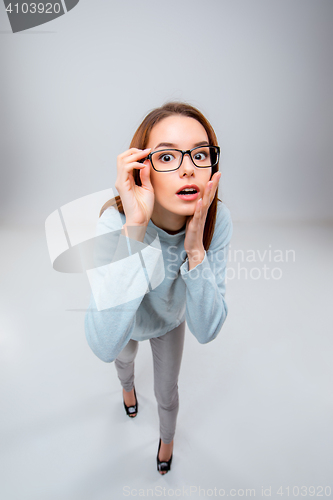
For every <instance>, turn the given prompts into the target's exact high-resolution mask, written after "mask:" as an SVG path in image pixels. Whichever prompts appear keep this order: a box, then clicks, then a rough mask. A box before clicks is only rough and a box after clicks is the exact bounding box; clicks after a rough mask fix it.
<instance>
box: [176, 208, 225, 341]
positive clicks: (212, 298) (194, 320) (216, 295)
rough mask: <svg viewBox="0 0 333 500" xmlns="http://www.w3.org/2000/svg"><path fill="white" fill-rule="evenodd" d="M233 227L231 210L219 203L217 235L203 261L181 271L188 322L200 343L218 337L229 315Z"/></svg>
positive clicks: (215, 231) (184, 267) (186, 265)
mask: <svg viewBox="0 0 333 500" xmlns="http://www.w3.org/2000/svg"><path fill="white" fill-rule="evenodd" d="M232 231H233V225H232V220H231V214H230V211H229V209H228V208H227V207H226V205H224V203H219V205H218V212H217V217H216V224H215V230H214V235H213V238H212V241H211V245H210V247H209V249H208V251H207V252H206V251H205V256H204V259H203V261H202V262H201V263H200V264H198V265H197V266H196V267H194V268H193V269H191V270H190V271H189V265H188V259H187V260H186V261H185V262H184V264H182V266H181V268H180V272H181V276H182V278H183V280H184V281H185V285H186V316H185V317H186V322H187V324H188V327H189V329H190V331H191V332H192V333H193V335H194V336H195V337H196V338H197V340H198V341H199V342H200V343H201V344H206V343H208V342H210V341H212V340H214V339H215V338H216V336H217V335H218V333H219V332H220V330H221V328H222V326H223V323H224V322H225V319H226V317H227V314H228V307H227V303H226V301H225V291H226V286H225V274H226V265H227V258H228V251H229V243H230V239H231V236H232Z"/></svg>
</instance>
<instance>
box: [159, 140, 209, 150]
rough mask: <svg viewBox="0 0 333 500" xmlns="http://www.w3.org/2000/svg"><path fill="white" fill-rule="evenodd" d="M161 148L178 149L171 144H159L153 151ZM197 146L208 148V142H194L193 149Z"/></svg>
mask: <svg viewBox="0 0 333 500" xmlns="http://www.w3.org/2000/svg"><path fill="white" fill-rule="evenodd" d="M162 146H163V147H167V148H174V149H178V148H177V145H176V144H173V143H172V142H160V143H159V144H157V146H155V147H154V149H156V148H160V147H162ZM198 146H209V142H207V141H201V142H196V143H195V144H194V146H193V147H194V148H196V147H198ZM191 149H192V148H191Z"/></svg>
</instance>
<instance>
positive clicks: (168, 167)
mask: <svg viewBox="0 0 333 500" xmlns="http://www.w3.org/2000/svg"><path fill="white" fill-rule="evenodd" d="M185 155H189V157H190V158H191V160H192V163H193V164H194V165H195V166H196V167H198V168H209V167H215V165H217V164H218V162H219V158H220V148H219V146H197V147H195V148H192V149H188V150H187V151H182V150H181V149H160V150H158V151H153V152H152V153H149V155H148V156H147V157H146V158H145V159H149V160H150V162H151V165H152V167H153V169H154V170H156V172H171V171H172V170H178V168H179V167H180V166H181V164H182V163H183V159H184V156H185ZM145 159H144V160H145ZM144 160H141V161H144Z"/></svg>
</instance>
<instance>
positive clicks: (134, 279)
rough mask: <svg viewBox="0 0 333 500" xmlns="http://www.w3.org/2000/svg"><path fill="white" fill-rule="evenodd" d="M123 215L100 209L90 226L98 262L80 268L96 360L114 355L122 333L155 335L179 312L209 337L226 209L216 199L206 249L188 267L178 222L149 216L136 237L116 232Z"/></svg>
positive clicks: (220, 315) (221, 284) (222, 311)
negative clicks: (172, 226) (172, 225)
mask: <svg viewBox="0 0 333 500" xmlns="http://www.w3.org/2000/svg"><path fill="white" fill-rule="evenodd" d="M125 221H126V218H125V215H124V214H121V213H120V212H118V211H117V210H116V209H115V208H108V209H106V210H105V211H104V213H103V214H102V216H101V217H100V219H99V222H98V225H97V235H98V236H99V239H98V238H97V240H98V241H99V244H98V248H97V251H96V259H97V260H96V262H95V265H96V266H98V267H95V268H94V269H91V270H90V271H88V273H87V274H88V278H89V281H90V285H91V287H92V292H93V293H92V296H91V300H90V304H89V307H88V310H87V313H86V317H85V332H86V338H87V341H88V344H89V346H90V347H91V349H92V350H93V352H94V353H95V354H96V356H98V357H99V358H100V359H101V360H102V361H105V362H111V361H114V360H115V359H116V357H117V356H118V354H119V353H120V352H121V350H122V349H123V348H124V347H125V345H126V344H127V343H128V341H129V340H130V339H134V340H146V339H149V338H152V337H159V336H161V335H164V334H165V333H167V332H168V331H170V330H172V329H173V328H176V327H177V326H178V325H179V324H180V323H182V322H183V321H184V319H186V322H187V325H188V327H189V329H190V331H191V332H192V333H193V335H194V336H195V337H196V338H197V340H198V341H199V342H200V343H201V344H204V343H207V342H210V341H211V340H213V339H214V338H215V337H216V336H217V334H218V333H219V331H220V330H221V328H222V325H223V323H224V321H225V319H226V316H227V313H228V308H227V304H226V302H225V298H224V296H225V272H226V264H227V257H228V249H229V242H230V239H231V235H232V230H233V227H232V220H231V215H230V211H229V209H228V208H227V207H226V205H225V204H224V203H222V202H220V201H218V205H217V216H216V225H215V231H214V235H213V238H212V242H211V244H210V247H209V250H208V251H207V252H205V256H204V259H203V261H202V262H201V263H200V264H198V265H197V266H196V267H195V268H193V269H191V270H190V271H189V268H188V259H187V256H186V252H185V250H184V239H185V229H183V230H182V231H180V232H178V233H176V234H169V233H167V232H166V231H164V230H163V229H161V228H159V227H157V226H155V224H154V223H153V222H152V221H151V220H150V221H149V224H148V226H147V230H146V234H145V238H144V241H143V242H139V241H136V240H133V239H130V238H127V237H125V236H123V235H121V228H122V226H123V225H124V223H125ZM185 259H186V260H185ZM184 260H185V261H184Z"/></svg>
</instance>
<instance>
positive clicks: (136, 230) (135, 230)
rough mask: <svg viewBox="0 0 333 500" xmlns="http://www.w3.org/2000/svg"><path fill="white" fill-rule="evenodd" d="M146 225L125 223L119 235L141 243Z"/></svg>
mask: <svg viewBox="0 0 333 500" xmlns="http://www.w3.org/2000/svg"><path fill="white" fill-rule="evenodd" d="M147 226H148V224H135V223H131V222H125V224H124V225H123V227H122V229H121V234H123V235H124V236H127V238H130V239H132V240H137V241H141V242H143V240H144V237H145V234H146V229H147Z"/></svg>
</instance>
